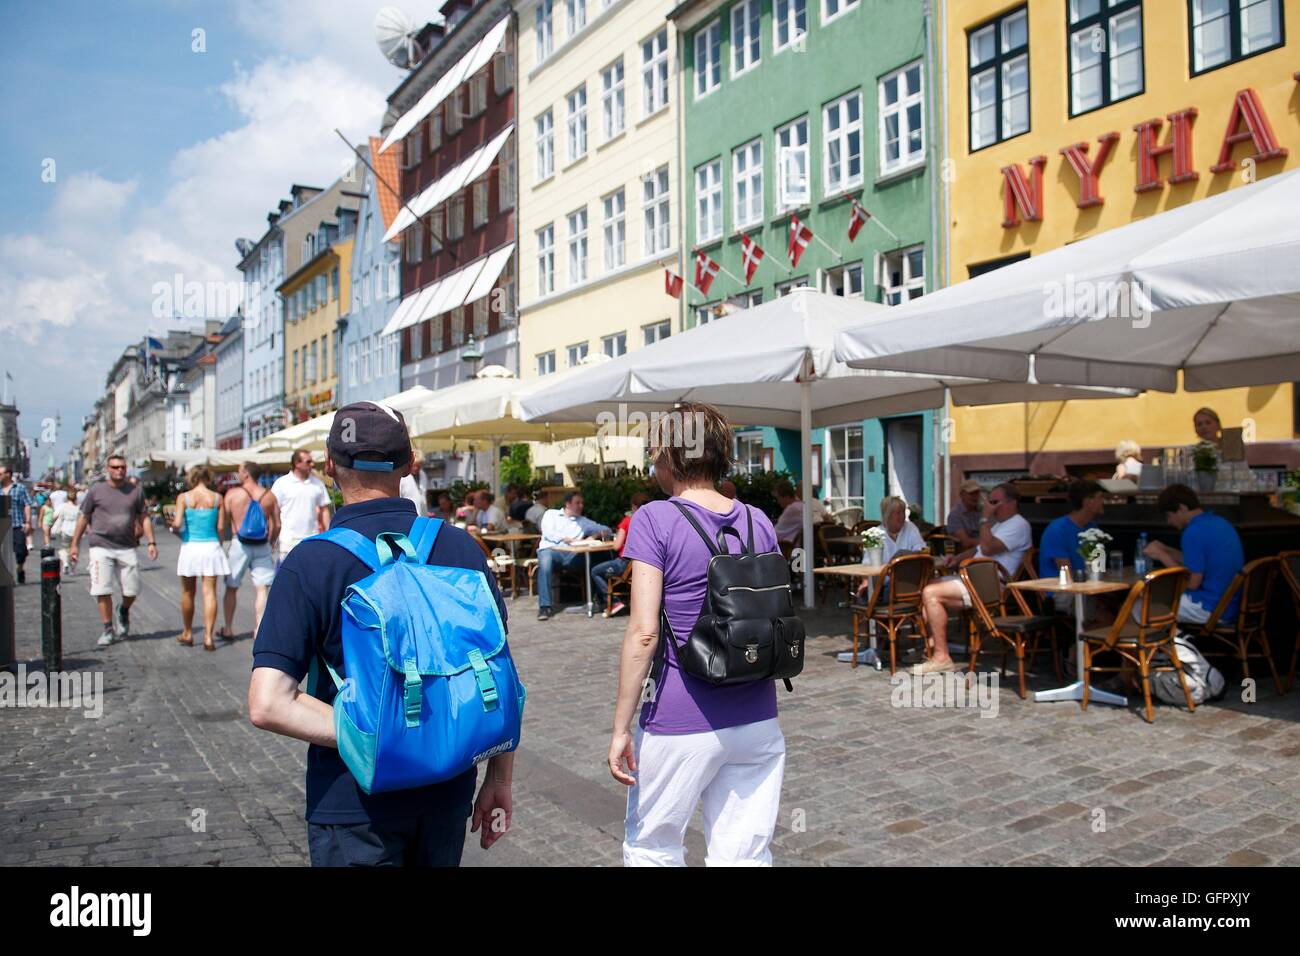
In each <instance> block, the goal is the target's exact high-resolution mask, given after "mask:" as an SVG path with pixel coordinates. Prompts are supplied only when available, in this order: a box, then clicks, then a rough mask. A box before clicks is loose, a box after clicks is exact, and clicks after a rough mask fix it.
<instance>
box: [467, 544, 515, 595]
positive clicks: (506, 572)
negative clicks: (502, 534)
mask: <svg viewBox="0 0 1300 956" xmlns="http://www.w3.org/2000/svg"><path fill="white" fill-rule="evenodd" d="M470 537H472V538H473V539H474V541H475V542H477V544H478V546H479V547H480V548H482V549H483V554H484V556H485V557H486V558H487V566H488V570H489V571H490V572H492V576H493V577H494V578H496V582H497V587H498V588H500V589H501V590H502V591H503V592H504V591H505V590H506V588H507V586H509V589H510V596H511V597H512V598H513V597H515V596H516V591H515V562H514V560H513V559H512V558H511V557H510V555H508V554H506V555H500V556H498V555H494V554H493V553H492V547H491V545H489V544H488V543H487V542H486V541H484V540H483V539H482V538H481V537H479V536H478V535H471V536H470Z"/></svg>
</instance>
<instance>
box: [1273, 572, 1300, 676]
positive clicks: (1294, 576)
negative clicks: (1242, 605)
mask: <svg viewBox="0 0 1300 956" xmlns="http://www.w3.org/2000/svg"><path fill="white" fill-rule="evenodd" d="M1277 561H1278V571H1279V573H1280V574H1281V575H1282V580H1283V581H1285V582H1286V583H1287V584H1288V585H1290V587H1291V597H1292V599H1293V600H1294V601H1295V616H1296V622H1297V624H1300V551H1283V552H1281V553H1280V554H1278V556H1277ZM1298 657H1300V633H1297V635H1296V642H1295V649H1294V650H1293V651H1291V669H1290V671H1289V672H1288V673H1287V675H1286V689H1287V690H1288V691H1290V690H1291V685H1292V684H1293V683H1294V682H1295V665H1296V659H1297V658H1298Z"/></svg>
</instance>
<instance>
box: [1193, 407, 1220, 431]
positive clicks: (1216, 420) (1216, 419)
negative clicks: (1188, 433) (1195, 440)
mask: <svg viewBox="0 0 1300 956" xmlns="http://www.w3.org/2000/svg"><path fill="white" fill-rule="evenodd" d="M1198 415H1209V416H1210V417H1211V418H1213V419H1214V424H1216V425H1218V426H1219V427H1220V428H1222V427H1223V422H1222V421H1221V420H1220V419H1219V413H1218V412H1216V411H1215V410H1214V409H1212V408H1210V407H1209V406H1208V405H1204V406H1202V407H1201V408H1198V409H1197V410H1196V411H1194V412H1192V418H1196V417H1197V416H1198Z"/></svg>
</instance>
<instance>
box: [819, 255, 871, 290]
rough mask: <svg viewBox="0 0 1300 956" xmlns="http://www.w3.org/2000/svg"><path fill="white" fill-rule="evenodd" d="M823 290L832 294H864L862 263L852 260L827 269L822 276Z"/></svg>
mask: <svg viewBox="0 0 1300 956" xmlns="http://www.w3.org/2000/svg"><path fill="white" fill-rule="evenodd" d="M822 291H823V292H828V293H830V294H831V295H841V296H845V297H846V298H847V297H848V296H857V297H859V298H860V297H861V296H862V263H861V262H852V263H849V264H848V265H845V266H839V267H838V268H835V269H827V270H826V272H825V273H824V274H823V276H822Z"/></svg>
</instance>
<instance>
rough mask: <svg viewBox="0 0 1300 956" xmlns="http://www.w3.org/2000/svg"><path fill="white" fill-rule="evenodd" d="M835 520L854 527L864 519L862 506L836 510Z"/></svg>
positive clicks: (847, 526) (848, 526) (845, 525)
mask: <svg viewBox="0 0 1300 956" xmlns="http://www.w3.org/2000/svg"><path fill="white" fill-rule="evenodd" d="M835 520H836V521H838V522H839V523H840V524H842V525H843V526H844V527H846V528H852V527H853V526H854V525H855V524H857V523H858V522H859V521H861V520H862V509H861V508H856V507H855V508H841V509H840V510H839V511H836V512H835Z"/></svg>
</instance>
